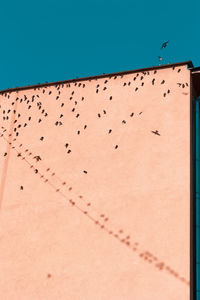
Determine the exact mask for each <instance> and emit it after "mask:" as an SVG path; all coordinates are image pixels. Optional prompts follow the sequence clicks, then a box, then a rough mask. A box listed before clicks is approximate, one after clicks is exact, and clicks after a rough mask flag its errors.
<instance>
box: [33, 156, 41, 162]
mask: <svg viewBox="0 0 200 300" xmlns="http://www.w3.org/2000/svg"><path fill="white" fill-rule="evenodd" d="M33 158H35V159H36V161H39V160H42V159H41V157H40V156H39V155H36V156H34V157H33Z"/></svg>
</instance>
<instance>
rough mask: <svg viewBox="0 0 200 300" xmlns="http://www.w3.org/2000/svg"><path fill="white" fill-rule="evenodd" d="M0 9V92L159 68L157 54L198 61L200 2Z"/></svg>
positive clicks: (27, 4) (36, 4) (39, 4)
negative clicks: (113, 73)
mask: <svg viewBox="0 0 200 300" xmlns="http://www.w3.org/2000/svg"><path fill="white" fill-rule="evenodd" d="M0 11H1V15H0V31H1V47H0V71H1V81H0V90H2V89H6V88H12V87H16V86H25V85H31V84H37V83H43V82H45V81H48V82H52V81H59V80H67V79H73V78H76V77H79V78H80V77H85V76H92V75H99V74H102V73H112V72H120V71H126V70H133V69H138V68H143V67H144V68H145V67H151V66H156V65H158V64H159V61H158V56H162V57H163V61H162V64H168V63H174V62H181V61H186V60H192V62H193V64H194V66H195V67H197V66H200V31H199V29H200V0H191V1H188V0H168V1H158V0H156V1H153V0H152V1H150V0H145V1H140V0H137V1H135V0H132V1H131V0H120V1H118V0H107V1H106V0H101V1H95V0H93V1H92V0H86V1H80V0H77V1H75V0H74V1H68V0H65V1H64V0H56V1H55V0H54V1H53V0H48V1H47V0H44V1H42V0H40V1H38V0H35V1H27V0H26V1H25V0H18V1H1V4H0ZM167 40H169V43H168V45H167V47H166V48H165V49H162V50H161V49H160V48H161V45H162V43H163V42H165V41H167Z"/></svg>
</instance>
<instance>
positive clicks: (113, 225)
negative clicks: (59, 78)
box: [0, 66, 190, 300]
mask: <svg viewBox="0 0 200 300" xmlns="http://www.w3.org/2000/svg"><path fill="white" fill-rule="evenodd" d="M153 79H155V80H153ZM163 81H164V82H163ZM177 83H180V84H177ZM111 97H112V98H111ZM189 234H190V72H189V70H188V69H187V67H186V66H181V67H175V68H171V67H170V68H165V69H161V70H157V71H156V70H155V71H154V70H153V71H152V70H151V71H149V72H144V73H143V72H139V73H134V72H133V74H127V75H123V76H116V77H115V76H112V77H111V78H109V77H107V78H100V79H97V80H95V79H93V80H91V81H90V80H87V81H80V82H76V83H75V82H73V83H70V84H69V83H68V84H64V85H62V84H60V85H57V86H50V87H46V88H43V87H42V88H35V89H33V88H31V89H28V90H25V91H23V90H22V91H18V92H11V93H4V94H3V95H0V299H4V300H15V299H17V300H19V299H20V300H27V299H30V300H44V299H45V300H57V299H58V300H68V299H69V300H71V299H74V300H79V299H81V300H82V299H84V300H94V299H95V300H110V299H114V300H130V299H134V300H150V299H155V300H157V299H158V300H169V299H170V300H180V299H181V300H189V290H190V287H189V276H190V274H189V269H190V252H189V248H190V247H189V239H190V237H189Z"/></svg>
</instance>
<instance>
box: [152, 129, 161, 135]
mask: <svg viewBox="0 0 200 300" xmlns="http://www.w3.org/2000/svg"><path fill="white" fill-rule="evenodd" d="M151 132H152V133H154V134H157V135H160V133H159V132H158V130H156V131H153V130H152V131H151Z"/></svg>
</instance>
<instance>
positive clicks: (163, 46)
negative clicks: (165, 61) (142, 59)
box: [160, 41, 169, 49]
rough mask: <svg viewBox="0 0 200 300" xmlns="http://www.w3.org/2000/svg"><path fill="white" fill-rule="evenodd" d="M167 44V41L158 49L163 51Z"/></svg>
mask: <svg viewBox="0 0 200 300" xmlns="http://www.w3.org/2000/svg"><path fill="white" fill-rule="evenodd" d="M167 43H169V41H167V42H164V43H163V44H162V47H161V48H160V49H163V48H165V47H166V46H167Z"/></svg>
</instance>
